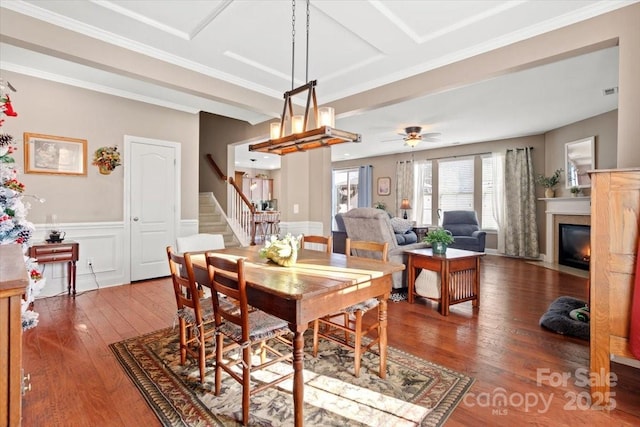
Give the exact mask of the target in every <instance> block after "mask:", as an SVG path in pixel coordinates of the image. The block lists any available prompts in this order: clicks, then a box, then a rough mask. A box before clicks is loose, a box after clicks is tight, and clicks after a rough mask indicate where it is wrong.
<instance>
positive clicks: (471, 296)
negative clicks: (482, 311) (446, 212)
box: [406, 248, 484, 316]
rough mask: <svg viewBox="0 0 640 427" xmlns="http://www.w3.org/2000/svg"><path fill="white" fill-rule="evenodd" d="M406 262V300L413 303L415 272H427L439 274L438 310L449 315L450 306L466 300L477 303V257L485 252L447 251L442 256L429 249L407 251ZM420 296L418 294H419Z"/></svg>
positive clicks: (478, 281) (478, 298) (475, 305)
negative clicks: (407, 258) (407, 257)
mask: <svg viewBox="0 0 640 427" xmlns="http://www.w3.org/2000/svg"><path fill="white" fill-rule="evenodd" d="M406 253H407V254H408V255H409V261H408V266H407V270H408V282H409V292H408V293H409V295H408V300H409V303H410V304H413V300H414V296H415V283H416V276H417V270H420V269H423V268H424V269H426V270H431V271H436V272H438V273H440V278H441V281H440V282H441V290H440V299H439V300H438V303H439V311H440V314H442V315H443V316H448V315H449V306H451V305H453V304H459V303H461V302H465V301H473V306H474V307H477V306H478V305H479V304H480V257H482V256H484V252H473V251H465V250H462V249H452V248H448V249H447V253H446V254H445V255H434V254H433V250H432V249H431V248H427V249H414V250H410V251H406ZM418 296H421V295H418Z"/></svg>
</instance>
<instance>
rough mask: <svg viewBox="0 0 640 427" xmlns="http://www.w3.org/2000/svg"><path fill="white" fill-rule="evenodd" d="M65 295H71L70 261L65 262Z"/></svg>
mask: <svg viewBox="0 0 640 427" xmlns="http://www.w3.org/2000/svg"><path fill="white" fill-rule="evenodd" d="M67 295H71V261H69V262H68V263H67Z"/></svg>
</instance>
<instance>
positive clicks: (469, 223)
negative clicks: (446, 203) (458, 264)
mask: <svg viewBox="0 0 640 427" xmlns="http://www.w3.org/2000/svg"><path fill="white" fill-rule="evenodd" d="M442 228H444V229H445V230H449V231H450V232H451V234H452V235H453V239H454V242H453V243H452V244H450V245H449V247H450V248H455V249H465V250H467V251H475V252H484V242H485V238H486V235H487V233H486V232H485V231H482V230H480V223H479V222H478V216H477V215H476V213H475V211H446V212H443V213H442Z"/></svg>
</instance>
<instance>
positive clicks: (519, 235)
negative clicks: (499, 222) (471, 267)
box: [504, 147, 540, 258]
mask: <svg viewBox="0 0 640 427" xmlns="http://www.w3.org/2000/svg"><path fill="white" fill-rule="evenodd" d="M504 166H505V171H504V172H505V173H504V182H505V189H504V192H505V206H504V231H505V254H506V255H509V256H516V257H522V258H537V257H538V256H540V248H539V245H538V221H537V219H536V196H535V181H534V173H533V161H532V159H531V149H530V148H528V147H527V148H518V149H513V150H507V153H506V155H505V165H504Z"/></svg>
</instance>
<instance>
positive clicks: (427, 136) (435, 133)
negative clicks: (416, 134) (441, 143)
mask: <svg viewBox="0 0 640 427" xmlns="http://www.w3.org/2000/svg"><path fill="white" fill-rule="evenodd" d="M440 135H442V134H441V133H440V132H430V133H423V134H422V137H423V138H435V137H438V136H440Z"/></svg>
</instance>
